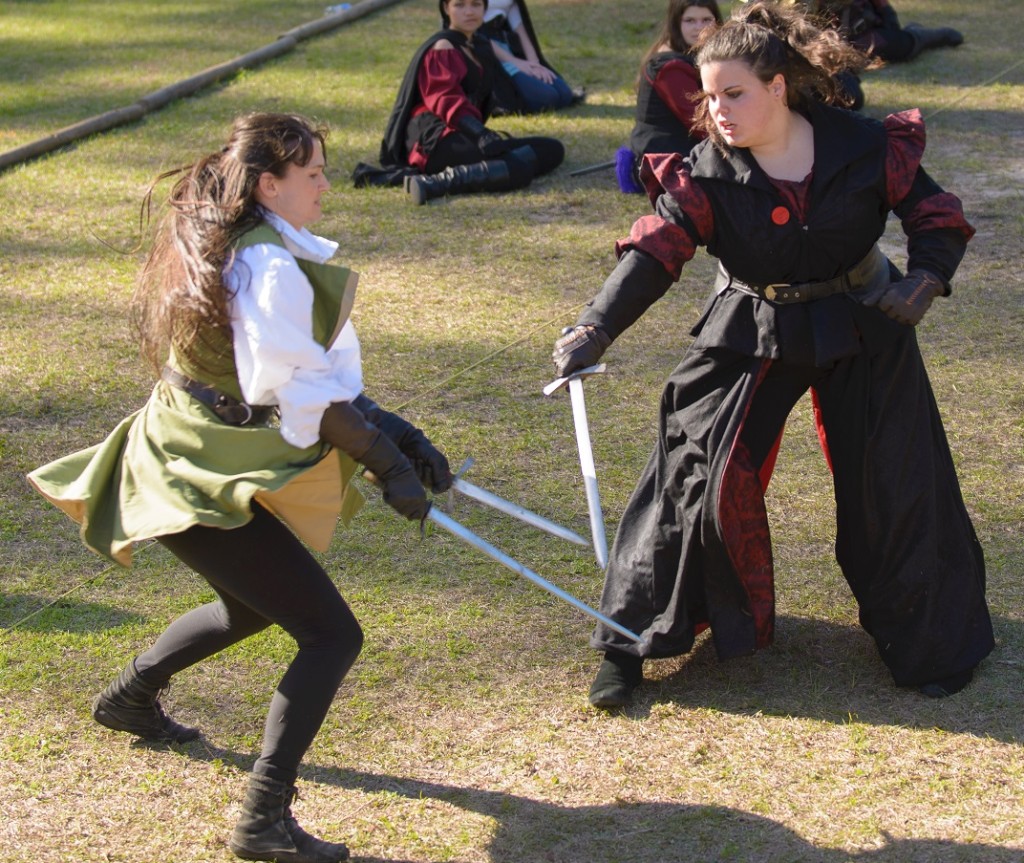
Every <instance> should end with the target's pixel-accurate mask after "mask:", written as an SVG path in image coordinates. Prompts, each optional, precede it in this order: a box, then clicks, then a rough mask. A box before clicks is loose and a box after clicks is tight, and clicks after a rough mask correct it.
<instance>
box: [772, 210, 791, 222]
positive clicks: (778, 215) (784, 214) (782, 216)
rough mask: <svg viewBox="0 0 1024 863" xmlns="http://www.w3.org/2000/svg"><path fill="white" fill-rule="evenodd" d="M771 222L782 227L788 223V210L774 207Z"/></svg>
mask: <svg viewBox="0 0 1024 863" xmlns="http://www.w3.org/2000/svg"><path fill="white" fill-rule="evenodd" d="M772 221H773V222H774V223H775V224H776V225H784V224H786V222H788V221H789V210H787V209H786V208H785V207H776V208H775V209H774V210H772Z"/></svg>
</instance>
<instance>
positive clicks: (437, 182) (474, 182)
mask: <svg viewBox="0 0 1024 863" xmlns="http://www.w3.org/2000/svg"><path fill="white" fill-rule="evenodd" d="M511 188H513V186H512V184H511V183H510V177H509V170H508V165H506V164H505V163H504V162H503V161H502V160H500V159H491V160H489V161H487V162H474V163H473V164H472V165H456V166H455V167H454V168H445V169H444V170H443V171H442V172H441V173H440V174H414V175H412V176H411V177H406V178H405V191H406V192H408V193H409V197H410V198H411V199H412V202H413V203H414V204H425V203H427V201H429V200H431V199H432V198H440V197H442V196H444V195H460V194H463V193H465V192H507V191H508V190H509V189H511Z"/></svg>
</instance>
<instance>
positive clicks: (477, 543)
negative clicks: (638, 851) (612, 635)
mask: <svg viewBox="0 0 1024 863" xmlns="http://www.w3.org/2000/svg"><path fill="white" fill-rule="evenodd" d="M427 518H428V519H430V520H431V521H432V522H434V524H436V525H439V526H440V527H443V528H444V529H445V530H447V531H448V532H449V533H452V534H454V535H455V536H457V537H459V539H461V540H463V541H465V542H467V543H469V544H470V545H471V546H473V547H474V548H476V549H478V550H479V551H482V552H483V553H484V554H486V555H488V556H489V557H492V558H493V559H494V560H496V561H498V563H500V564H503V565H504V566H507V567H508V568H509V569H511V570H512V571H513V572H515V573H518V574H519V575H521V576H523V577H524V578H526V579H529V580H530V581H532V582H533V583H534V584H536V585H537V586H538V587H542V588H543V589H544V590H546V591H547V592H548V593H551V594H553V595H555V596H557V597H558V598H559V599H561V600H563V601H565V602H567V603H569V605H571V606H573V608H576V609H579V610H580V611H582V612H583V613H584V614H586V615H589V616H590V617H592V618H594V620H597V621H600V622H601V623H603V624H604V625H605V626H607V627H608V628H609V629H614V630H615V631H616V632H618V633H619V634H620V635H624V636H626V638H629V639H631V640H632V641H636V642H638V643H639V642H640V641H641V640H642V639H641V638H640V636H639V635H637V634H636V633H635V632H633V631H632V630H629V629H626V627H624V626H622V625H621V624H619V623H616V622H615V621H614V620H612V619H611V618H610V617H607V616H606V615H604V614H601V612H599V611H597V610H595V609H593V608H591V607H590V606H589V605H587V604H586V603H585V602H583V601H582V600H579V599H577V598H576V597H575V596H573V595H572V594H571V593H566V592H565V591H564V590H562V589H561V588H560V587H556V586H555V585H554V584H552V583H551V582H550V581H548V580H546V579H544V578H541V577H540V576H539V575H537V573H535V572H534V571H533V570H532V569H529V568H528V567H526V566H523V564H521V563H520V562H519V561H518V560H516V559H515V558H513V557H509V556H508V555H507V554H505V553H504V552H503V551H501V550H500V549H497V548H495V547H494V546H493V545H491V544H490V543H489V542H487V540H485V539H481V538H480V537H479V536H477V535H476V534H475V533H473V531H471V530H469V529H468V528H466V527H463V526H462V525H461V524H459V523H458V522H457V521H456V520H455V519H453V518H452V517H451V516H449V515H447V514H446V513H443V512H441V511H440V510H439V509H438V508H437V507H435V506H432V507H431V508H430V511H429V512H428V513H427Z"/></svg>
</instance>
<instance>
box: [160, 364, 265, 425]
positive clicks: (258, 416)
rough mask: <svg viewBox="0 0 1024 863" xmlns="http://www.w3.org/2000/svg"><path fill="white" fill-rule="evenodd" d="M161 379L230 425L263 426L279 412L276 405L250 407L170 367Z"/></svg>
mask: <svg viewBox="0 0 1024 863" xmlns="http://www.w3.org/2000/svg"><path fill="white" fill-rule="evenodd" d="M160 379H161V380H163V381H166V382H167V383H169V384H170V385H171V386H174V387H177V388H178V389H179V390H184V391H185V392H187V393H188V394H189V395H190V396H192V398H194V399H196V400H197V401H200V402H202V403H203V404H204V405H206V406H207V407H208V408H209V409H210V410H212V411H213V412H214V413H215V414H217V416H218V418H219V419H220V420H221V421H222V422H225V423H227V424H228V425H232V426H246V425H263V424H264V423H266V422H268V421H269V420H270V419H271V418H272V417H273V416H274V415H275V413H276V411H277V407H276V405H250V404H246V403H245V402H240V401H239V400H238V399H236V398H232V397H231V396H229V395H227V394H226V393H222V392H221V391H220V390H218V389H216V388H214V387H211V386H209V385H208V384H203V383H200V382H199V381H194V380H192V378H190V377H188V376H187V375H183V374H182V373H181V372H179V371H178V370H177V369H172V368H171V367H170V366H164V368H163V371H161V372H160Z"/></svg>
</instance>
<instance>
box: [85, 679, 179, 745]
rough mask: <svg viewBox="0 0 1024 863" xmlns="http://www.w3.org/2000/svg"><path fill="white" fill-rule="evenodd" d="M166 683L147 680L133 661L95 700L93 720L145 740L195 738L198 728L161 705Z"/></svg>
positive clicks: (177, 741)
mask: <svg viewBox="0 0 1024 863" xmlns="http://www.w3.org/2000/svg"><path fill="white" fill-rule="evenodd" d="M166 686H167V685H166V683H165V684H164V686H157V685H155V684H152V683H147V682H146V681H145V680H143V679H142V677H141V676H140V675H139V673H138V672H137V671H136V670H135V661H134V660H132V661H131V662H129V663H128V667H127V668H125V669H124V671H122V672H121V673H120V674H119V675H118V677H117V680H115V681H114V682H113V683H111V684H110V686H108V687H107V688H106V689H104V690H103V692H101V693H100V694H99V695H98V696H97V697H96V699H95V700H94V701H93V703H92V716H93V719H95V720H96V721H97V722H98V723H99V724H100V725H103V726H105V727H107V728H110V729H112V730H114V731H127V732H128V733H129V734H134V735H135V736H136V737H141V738H142V739H143V740H153V741H157V742H159V743H187V742H188V741H189V740H195V739H196V738H197V737H198V736H199V729H198V728H190V727H189V726H187V725H181V724H179V723H177V722H175V721H174V720H173V719H171V717H170V716H168V715H167V714H166V713H164V709H163V707H161V706H160V701H159V697H160V693H161V692H162V691H163V690H164V689H166Z"/></svg>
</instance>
